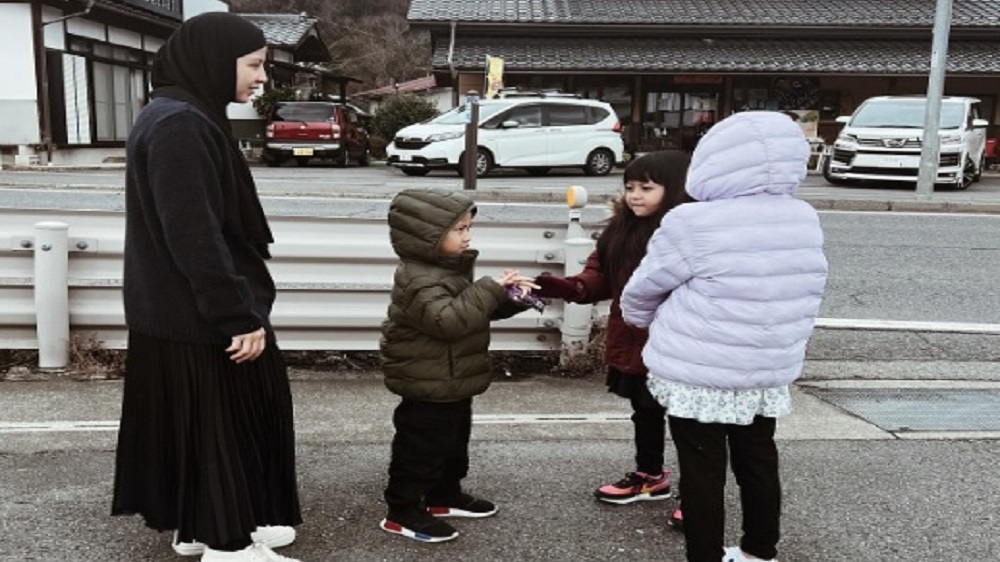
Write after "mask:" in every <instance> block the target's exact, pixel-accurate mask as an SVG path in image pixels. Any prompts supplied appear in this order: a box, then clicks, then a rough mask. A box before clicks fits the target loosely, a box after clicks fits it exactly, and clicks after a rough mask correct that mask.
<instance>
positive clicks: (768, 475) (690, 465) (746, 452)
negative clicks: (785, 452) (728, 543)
mask: <svg viewBox="0 0 1000 562" xmlns="http://www.w3.org/2000/svg"><path fill="white" fill-rule="evenodd" d="M668 420H669V423H670V435H671V437H672V438H673V441H674V446H675V447H676V448H677V459H678V462H679V464H680V469H681V474H683V475H684V538H685V542H686V543H687V545H686V548H687V559H688V562H719V559H720V557H721V556H722V553H723V533H724V528H725V520H726V512H725V498H724V489H725V486H726V468H727V467H726V464H727V457H728V461H729V464H731V466H732V468H733V474H734V475H735V476H736V483H737V484H738V485H739V487H740V505H741V507H742V508H743V538H742V540H741V541H740V548H742V549H743V551H744V552H746V553H748V554H752V555H753V556H756V557H758V558H762V559H765V560H770V559H772V558H774V557H775V556H777V548H776V546H777V544H778V539H779V537H780V519H781V480H780V478H779V476H778V449H777V446H776V445H775V443H774V428H775V419H774V418H765V417H761V416H757V417H755V418H754V420H753V423H752V424H750V425H734V424H722V423H701V422H698V421H696V420H691V419H685V418H676V417H673V416H670V417H669V418H668ZM727 445H728V455H727Z"/></svg>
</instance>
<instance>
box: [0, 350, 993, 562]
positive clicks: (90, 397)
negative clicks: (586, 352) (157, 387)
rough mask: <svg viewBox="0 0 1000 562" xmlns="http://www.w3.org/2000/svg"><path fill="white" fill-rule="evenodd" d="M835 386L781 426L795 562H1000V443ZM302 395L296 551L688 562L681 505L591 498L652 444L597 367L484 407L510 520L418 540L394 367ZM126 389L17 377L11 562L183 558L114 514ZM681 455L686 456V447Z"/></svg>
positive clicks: (10, 428) (310, 387) (339, 557)
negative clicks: (385, 499)
mask: <svg viewBox="0 0 1000 562" xmlns="http://www.w3.org/2000/svg"><path fill="white" fill-rule="evenodd" d="M938 367H939V369H941V370H942V371H944V370H948V369H949V366H947V365H939V366H938ZM982 368H985V366H984V367H982ZM956 369H959V370H961V369H960V368H959V367H957V366H956ZM869 375H870V376H869V378H872V379H874V378H877V376H878V372H874V373H869ZM820 378H823V380H813V381H809V382H808V383H803V384H800V385H797V387H796V390H795V394H794V397H793V401H794V409H795V411H794V413H793V414H792V415H790V416H788V417H786V418H783V419H782V420H780V421H779V423H778V427H779V430H778V445H779V449H780V451H781V455H782V478H783V481H784V488H785V502H784V506H783V512H784V515H783V532H782V535H783V539H782V542H781V544H780V546H779V548H780V555H779V559H780V560H782V561H783V562H858V561H864V562H896V561H898V560H922V559H928V560H947V561H949V562H952V561H954V562H966V561H973V560H996V559H997V558H998V556H1000V539H998V538H997V536H996V533H995V531H996V529H997V525H998V519H997V514H996V511H995V506H996V505H997V502H998V499H1000V498H998V494H997V493H996V492H995V490H997V489H998V488H1000V474H998V473H997V471H996V470H995V466H994V465H995V459H996V458H998V456H1000V439H974V440H970V439H969V438H968V437H969V436H968V435H966V436H964V438H960V437H963V436H962V435H961V434H959V433H955V434H954V435H953V437H955V438H941V436H938V437H936V438H933V439H900V438H898V437H900V436H899V435H896V434H893V433H891V432H887V431H884V430H882V429H880V428H878V427H876V426H874V425H873V424H871V423H868V422H866V421H865V420H863V419H860V418H858V417H857V416H854V415H852V414H850V413H847V412H845V411H843V410H841V409H840V408H837V407H834V406H832V405H831V404H829V403H827V402H825V401H823V400H822V399H820V398H817V397H816V396H814V395H812V394H811V389H810V388H807V384H808V385H821V384H826V385H841V386H843V385H848V386H849V385H851V384H857V383H856V381H851V380H843V379H841V380H838V379H835V378H833V379H831V378H825V377H823V376H822V373H820ZM869 382H870V383H872V384H884V385H888V386H891V385H894V384H906V385H911V386H912V385H916V386H933V385H934V384H935V383H934V382H933V381H927V380H925V381H909V382H906V383H900V382H898V381H896V382H891V381H869ZM951 384H964V383H962V382H961V381H952V382H951ZM969 384H972V383H969ZM975 384H978V385H979V386H980V387H982V386H984V385H983V383H975ZM975 384H974V385H973V386H975ZM985 386H990V385H985ZM292 387H293V392H294V394H295V408H296V425H297V435H298V448H297V450H298V468H299V479H300V490H301V492H300V494H301V500H302V506H303V515H304V518H305V523H304V524H303V525H302V526H301V527H300V528H299V540H298V541H296V543H295V544H294V545H292V546H291V547H289V548H288V549H286V550H283V551H282V552H283V553H284V554H286V555H288V556H294V557H296V558H300V559H302V560H303V561H305V562H320V561H324V562H326V561H347V562H369V561H371V562H376V561H378V562H387V561H393V562H396V561H399V562H402V561H412V560H421V559H442V558H443V559H445V560H468V559H474V560H476V561H477V562H510V561H515V560H516V561H518V562H563V561H565V562H607V561H611V562H635V561H637V560H642V561H646V560H664V561H670V560H673V561H680V560H683V537H682V536H681V535H679V534H677V533H675V532H673V531H671V530H670V529H669V528H668V527H667V526H666V525H665V518H666V514H667V513H668V510H669V509H670V508H671V507H672V506H673V505H674V502H673V501H670V500H668V501H664V502H640V503H639V504H637V505H632V506H608V505H603V504H600V503H598V502H596V501H594V500H593V498H592V497H591V496H590V493H591V490H592V489H593V488H594V487H595V486H596V485H598V484H601V483H604V482H606V481H608V480H610V479H613V478H617V477H619V476H620V474H621V472H624V471H625V470H629V469H630V468H631V467H630V465H631V456H632V454H633V453H632V444H631V428H630V423H629V422H628V413H629V410H628V406H627V404H626V402H625V401H624V400H621V399H619V398H617V397H614V396H611V395H609V394H608V393H607V392H605V391H604V388H603V385H602V381H600V380H599V379H598V378H589V379H562V378H556V377H552V376H533V377H532V376H528V377H525V378H521V379H518V380H503V381H498V382H497V383H496V384H494V385H493V387H492V388H491V389H490V390H489V391H487V392H486V394H484V395H483V396H481V397H479V398H477V399H476V406H475V412H476V423H475V426H474V429H473V443H472V446H471V451H472V470H471V473H470V476H469V478H468V479H467V481H466V485H467V486H468V489H469V490H470V491H471V492H473V493H476V494H481V495H483V496H484V497H488V498H490V499H493V500H494V501H496V502H497V504H498V505H499V506H500V513H499V514H498V515H497V516H496V517H494V518H490V519H488V520H483V521H456V526H457V528H458V529H459V531H460V532H461V536H460V537H459V539H458V540H456V541H454V542H452V543H446V544H443V545H426V544H418V543H414V542H413V541H408V540H406V539H403V538H401V537H395V536H390V535H388V534H386V533H384V532H382V531H380V530H379V529H378V527H377V524H378V521H379V519H380V518H381V517H382V516H383V514H384V510H385V506H384V504H383V503H382V501H381V489H382V487H383V486H384V484H385V470H386V466H387V463H388V452H389V439H390V437H391V434H392V429H391V423H390V419H391V412H392V409H393V407H394V406H395V404H396V402H397V399H396V398H395V397H394V396H393V395H391V394H390V393H388V391H386V390H385V389H384V387H383V385H382V383H381V381H380V380H379V379H378V378H377V376H375V375H374V374H372V373H369V372H363V371H351V372H338V373H331V372H326V371H302V370H296V371H294V372H293V384H292ZM121 388H122V382H121V381H102V382H73V381H66V380H47V381H25V382H12V381H6V382H3V383H0V473H2V474H3V475H4V476H3V478H2V479H0V522H2V526H3V533H4V535H3V548H2V550H0V561H2V562H15V561H18V562H20V561H24V560H33V561H45V562H49V561H51V562H65V561H73V562H135V561H139V560H142V561H163V562H167V561H178V560H181V559H180V558H179V557H177V556H175V555H174V554H173V552H172V551H171V550H170V548H169V535H168V534H167V533H160V534H157V533H154V532H152V531H150V530H149V529H146V528H144V527H143V525H142V522H141V520H140V519H139V518H137V517H126V518H112V517H110V516H109V515H108V513H109V509H110V507H109V506H110V497H111V483H112V481H113V466H114V448H115V439H116V432H115V422H116V421H117V418H118V411H119V404H120V400H121ZM991 388H992V387H991ZM665 460H666V464H667V466H668V467H669V468H671V469H674V468H675V467H676V458H675V456H674V452H673V448H672V446H671V445H670V444H669V443H668V444H667V448H666V459H665ZM734 488H735V486H730V488H729V491H728V493H727V503H728V507H729V516H728V523H727V525H728V532H727V536H728V542H729V543H730V544H731V543H735V542H736V541H737V540H738V536H739V524H740V521H739V507H738V505H739V503H738V499H737V498H736V496H735V491H734ZM935 490H944V491H946V493H944V492H942V493H935Z"/></svg>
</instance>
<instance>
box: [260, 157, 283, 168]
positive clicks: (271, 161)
mask: <svg viewBox="0 0 1000 562" xmlns="http://www.w3.org/2000/svg"><path fill="white" fill-rule="evenodd" d="M264 163H265V164H267V167H268V168H277V167H278V166H280V165H281V159H280V158H265V159H264Z"/></svg>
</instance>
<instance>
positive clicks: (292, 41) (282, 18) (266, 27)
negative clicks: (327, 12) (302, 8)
mask: <svg viewBox="0 0 1000 562" xmlns="http://www.w3.org/2000/svg"><path fill="white" fill-rule="evenodd" d="M239 15H241V16H243V17H244V18H246V19H248V20H250V21H252V22H253V23H254V24H255V25H256V26H257V27H259V28H260V29H261V30H262V31H263V32H264V37H265V38H267V44H268V45H271V46H274V47H292V48H294V47H297V46H298V45H299V44H300V43H301V42H302V41H303V40H304V39H306V38H307V37H308V36H309V33H310V32H311V31H313V28H314V27H316V18H311V17H309V16H306V15H299V14H239Z"/></svg>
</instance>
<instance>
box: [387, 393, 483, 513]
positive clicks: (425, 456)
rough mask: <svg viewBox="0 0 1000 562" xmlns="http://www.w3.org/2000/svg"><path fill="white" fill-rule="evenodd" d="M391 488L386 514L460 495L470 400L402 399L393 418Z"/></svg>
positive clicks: (469, 426)
mask: <svg viewBox="0 0 1000 562" xmlns="http://www.w3.org/2000/svg"><path fill="white" fill-rule="evenodd" d="M392 423H393V425H394V426H395V427H396V435H395V436H394V437H393V439H392V460H391V461H390V462H389V485H388V487H386V489H385V502H386V504H388V506H389V512H390V513H405V512H407V511H413V510H419V509H422V508H423V505H424V501H425V499H445V498H450V497H453V496H455V495H457V494H459V493H461V491H462V485H461V482H462V479H463V478H465V477H466V475H468V473H469V435H470V433H471V431H472V398H466V399H465V400H459V401H457V402H424V401H421V400H411V399H408V398H403V400H402V401H401V402H400V403H399V406H396V411H395V413H394V414H393V417H392Z"/></svg>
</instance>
